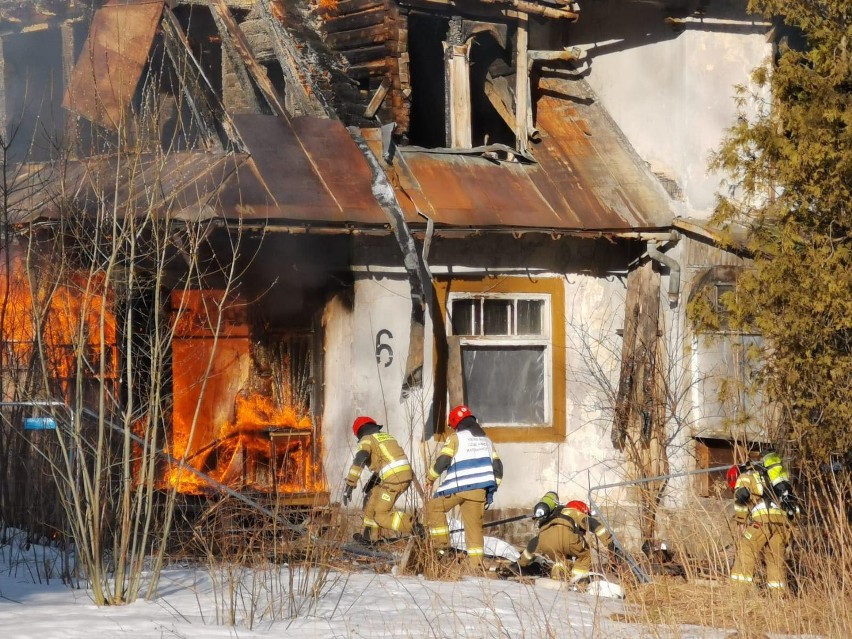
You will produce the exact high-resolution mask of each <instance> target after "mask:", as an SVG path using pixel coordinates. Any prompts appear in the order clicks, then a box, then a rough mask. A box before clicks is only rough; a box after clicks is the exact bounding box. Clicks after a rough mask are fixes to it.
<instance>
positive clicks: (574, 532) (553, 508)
mask: <svg viewBox="0 0 852 639" xmlns="http://www.w3.org/2000/svg"><path fill="white" fill-rule="evenodd" d="M533 519H535V520H536V521H537V523H538V526H539V532H538V534H537V535H536V536H535V537H533V538H532V539H530V541H529V543H528V544H527V547H526V549H525V550H524V552H523V554H522V555H521V558H520V559H519V560H518V567H517V572H519V573H520V574H531V572H530V571H528V570H525V569H528V568H529V567H530V566H531V565H532V564H533V561H534V560H535V554H536V553H539V554H542V555H544V556H545V557H547V558H548V559H550V560H551V561H553V562H554V563H553V567H552V568H551V571H550V576H551V578H553V579H570V580H571V581H578V580H580V579H583V578H584V577H587V576H588V575H589V573H590V572H591V569H592V552H591V548H590V547H589V544H588V542H587V541H586V533H587V532H591V533H592V534H594V535H595V537H596V538H597V539H598V541H599V542H600V543H601V544H602V545H603V546H605V547H606V548H607V549H609V550H612V535H611V534H610V532H609V531H608V530H607V529H606V527H605V526H604V525H603V524H602V523H601V522H600V521H598V520H597V519H596V518H595V517H593V516H591V514H590V513H589V507H588V506H587V505H586V504H585V502H582V501H578V500H574V501H569V502H568V503H567V504H566V505H565V506H560V505H559V496H558V495H557V494H556V493H554V492H552V491H551V492H549V493H547V494H546V495H545V496H544V497H542V498H541V500H540V501H539V502H538V503H537V504H536V505H535V508H534V510H533Z"/></svg>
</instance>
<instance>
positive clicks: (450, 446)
mask: <svg viewBox="0 0 852 639" xmlns="http://www.w3.org/2000/svg"><path fill="white" fill-rule="evenodd" d="M447 423H448V424H449V426H450V428H452V429H453V431H454V432H453V434H452V435H450V437H449V438H448V439H447V441H446V442H445V443H444V446H443V448H441V451H440V453H439V454H438V457H437V459H435V462H434V463H433V464H432V467H431V468H430V469H429V473H428V476H427V482H426V486H427V490H429V489H431V488H432V485H433V484H434V482H435V480H437V479H438V477H440V476H441V474H442V473H445V474H444V477H443V479H442V480H441V482H440V484H439V485H438V488H437V490H436V491H435V493H434V495H433V496H432V498H431V499H430V500H429V501H428V502H427V503H426V525H427V527H428V529H429V536H430V538H431V539H432V543H433V544H434V547H435V549H436V550H437V551H438V554H439V555H442V554H443V553H445V552H446V550H447V549H449V546H450V529H449V526H448V525H447V515H446V513H447V511H449V510H451V509H452V508H454V507H455V506H459V507H460V509H461V517H462V522H463V523H464V535H465V544H466V546H467V556H468V560H469V562H470V565H471V566H473V567H479V566H481V565H482V556H483V554H484V550H485V538H484V534H483V532H482V529H483V525H484V523H483V522H484V519H485V507H486V506H487V505H490V504H491V501H492V499H493V497H494V493H495V492H496V491H497V487H498V486H499V485H500V482H501V480H502V479H503V462H502V461H500V458H499V456H498V455H497V452H496V451H495V450H494V445H493V444H492V443H491V440H490V439H488V437H487V436H486V435H485V432H484V431H483V430H482V427H481V426H480V425H479V423H478V422H477V421H476V418H475V417H474V416H473V413H472V412H471V410H470V408H468V407H467V406H456V407H455V408H454V409H453V410H451V411H450V414H449V417H448V418H447Z"/></svg>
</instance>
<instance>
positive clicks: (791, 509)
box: [781, 493, 799, 519]
mask: <svg viewBox="0 0 852 639" xmlns="http://www.w3.org/2000/svg"><path fill="white" fill-rule="evenodd" d="M781 507H782V508H783V509H784V512H786V513H787V518H788V519H793V517H795V516H796V515H798V514H799V504H798V500H797V499H796V496H795V495H793V494H791V493H784V495H783V496H782V497H781Z"/></svg>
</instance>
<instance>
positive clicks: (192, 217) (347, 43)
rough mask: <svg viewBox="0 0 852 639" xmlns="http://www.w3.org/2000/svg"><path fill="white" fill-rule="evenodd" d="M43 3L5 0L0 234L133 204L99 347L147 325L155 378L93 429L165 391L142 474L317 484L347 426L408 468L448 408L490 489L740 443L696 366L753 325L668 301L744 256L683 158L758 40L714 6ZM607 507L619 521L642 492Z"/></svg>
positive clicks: (325, 499)
mask: <svg viewBox="0 0 852 639" xmlns="http://www.w3.org/2000/svg"><path fill="white" fill-rule="evenodd" d="M53 4H59V5H61V9H58V8H57V7H54V6H53ZM53 4H51V3H48V2H41V3H39V2H6V1H4V2H0V17H2V22H0V24H2V25H3V29H4V30H5V31H4V35H3V37H2V59H3V63H4V66H3V69H4V71H3V81H4V83H3V95H2V100H0V102H2V113H3V114H4V118H5V121H6V132H7V135H6V138H4V139H6V140H11V142H12V143H11V144H10V145H9V147H8V149H9V164H8V167H7V170H8V169H9V167H12V166H15V167H17V168H16V169H15V171H16V172H15V175H16V179H17V180H18V183H19V184H20V185H21V186H20V188H19V189H18V190H17V191H15V193H14V194H12V195H13V197H11V199H10V200H9V201H10V203H11V206H10V209H9V210H10V211H12V210H13V211H14V215H13V216H11V217H10V216H9V214H8V213H7V219H6V226H5V227H4V228H5V229H6V233H7V238H10V241H9V242H8V243H7V245H6V247H5V248H6V250H7V252H8V251H9V250H10V249H9V247H11V246H12V244H14V245H15V246H16V247H19V248H18V249H16V250H21V251H24V249H25V247H26V246H27V244H26V241H25V239H26V238H29V239H30V240H32V239H34V238H36V239H38V238H41V237H42V236H43V235H44V234H45V233H52V234H53V235H51V237H54V238H55V237H57V236H61V239H62V242H63V245H73V244H75V242H76V243H77V244H78V245H79V244H83V245H85V241H86V238H85V237H83V236H80V235H79V234H77V235H75V234H74V233H71V232H70V231H69V229H68V228H64V229H63V228H60V227H61V221H62V220H65V219H66V218H67V216H68V215H69V211H73V212H74V216H75V219H78V220H79V219H87V218H86V216H90V218H91V219H95V218H98V219H100V222H98V223H94V222H93V223H92V224H91V229H90V230H91V232H92V233H94V230H96V229H97V228H101V227H102V226H103V223H104V222H109V221H110V220H112V221H114V220H116V219H124V220H126V219H135V218H136V217H140V219H141V214H140V212H144V213H145V214H146V215H147V216H148V217H147V218H146V219H151V220H155V221H156V223H151V225H150V228H148V227H146V226H145V225H144V224H141V223H140V226H139V228H138V229H136V231H135V235H134V237H143V238H144V240H145V244H144V246H145V247H146V251H148V253H146V255H145V256H144V259H143V258H141V257H139V256H134V258H133V259H134V260H136V261H135V262H132V265H131V266H132V268H131V266H128V264H129V262H127V260H124V261H122V262H121V264H117V265H116V270H117V269H119V268H121V269H122V270H121V271H120V272H121V273H123V274H124V275H123V277H124V279H122V277H117V276H116V275H115V272H111V273H112V275H111V278H110V279H109V282H110V284H111V285H113V284H114V285H115V288H116V289H117V290H116V295H117V296H118V298H117V299H119V298H120V299H121V300H123V301H120V303H119V301H116V303H115V304H114V305H113V306H114V312H115V313H117V314H119V315H120V316H121V318H123V319H121V320H120V321H119V324H120V326H124V327H125V329H123V330H118V331H117V334H116V336H115V337H110V340H114V342H115V343H114V344H111V347H114V349H115V350H116V351H117V355H116V363H115V367H116V368H119V369H120V368H121V365H122V364H125V365H126V363H127V362H128V361H129V358H130V355H129V354H130V353H132V352H134V349H135V350H136V351H140V350H141V351H142V352H145V353H147V350H146V349H149V348H151V344H153V343H154V341H155V340H153V339H152V336H155V335H159V334H160V333H159V332H158V331H159V330H160V328H162V326H168V327H169V331H168V340H167V341H166V343H160V342H157V348H158V349H160V350H158V351H157V352H158V353H160V354H161V355H162V361H161V364H162V367H161V369H162V370H158V371H157V372H156V374H155V371H154V370H153V368H154V367H153V366H151V365H148V367H147V368H145V367H143V370H142V371H141V372H139V373H138V376H136V377H134V376H133V375H129V376H128V375H124V376H122V375H116V376H115V378H114V383H115V384H116V389H115V390H114V391H113V392H112V395H111V396H112V397H113V398H114V399H115V407H116V408H115V414H116V417H115V420H116V422H117V423H119V422H120V421H121V419H119V417H120V416H121V415H122V414H124V413H128V412H132V413H133V414H132V420H130V422H128V423H131V422H132V423H140V422H139V421H138V420H142V421H144V420H147V419H153V416H152V415H151V414H150V410H149V409H146V408H145V407H146V406H147V407H149V408H150V406H153V405H154V404H155V403H156V405H157V406H160V407H161V408H159V409H158V410H160V411H161V414H159V415H158V416H157V417H156V420H157V424H158V426H157V428H159V429H161V430H162V434H161V438H160V439H159V440H158V443H157V445H158V446H159V447H161V449H162V450H163V452H164V453H165V454H166V459H167V460H170V461H167V462H162V461H161V462H160V463H159V464H158V465H157V467H156V469H155V471H153V473H154V474H153V476H152V481H153V482H154V483H155V484H156V486H157V487H158V488H159V489H162V490H166V489H169V488H172V489H175V490H177V491H178V492H181V493H186V494H197V493H204V492H208V491H215V490H217V489H218V488H220V487H222V486H224V487H227V488H228V489H229V490H233V491H239V492H246V493H252V494H261V495H264V496H267V497H270V498H275V499H280V500H283V502H282V503H288V504H302V505H306V504H324V503H329V502H334V501H337V500H338V499H339V493H340V490H341V489H342V484H341V478H342V477H343V474H344V469H345V467H346V465H347V463H348V462H349V459H350V457H351V453H352V450H353V445H354V441H352V437H351V432H350V424H351V421H352V418H353V417H354V416H356V415H358V414H370V415H373V416H374V417H375V418H376V419H377V420H378V421H379V422H381V423H383V424H384V425H385V427H386V428H387V429H388V430H389V431H390V432H391V433H393V434H394V435H395V436H397V438H398V439H399V440H400V441H401V442H402V443H403V445H404V446H405V447H406V449H407V450H408V452H409V455H410V457H411V458H412V460H413V462H414V464H415V468H416V471H417V472H418V473H420V474H421V476H422V473H423V472H424V468H425V465H426V464H427V463H428V460H429V458H430V455H431V454H432V452H431V449H432V445H433V442H434V441H435V440H436V439H440V438H441V437H442V433H443V432H444V417H445V415H446V411H447V408H448V406H449V405H451V404H454V403H458V402H464V403H467V404H469V405H470V406H472V408H473V410H474V412H475V413H476V414H477V416H478V417H479V419H480V421H481V422H482V423H483V424H484V426H485V427H486V428H487V429H488V432H489V434H490V435H491V437H492V438H493V440H494V441H495V443H496V445H497V446H498V447H499V449H500V452H501V456H502V457H503V458H504V460H505V466H506V477H505V481H504V484H503V487H502V488H501V490H500V492H499V493H498V496H497V500H496V503H495V508H497V509H504V510H505V509H519V508H527V507H529V506H530V503H529V502H530V496H531V495H536V494H541V493H543V492H544V491H546V490H551V489H555V490H557V491H558V492H559V494H560V495H564V496H566V497H582V496H584V495H587V494H589V491H590V489H594V488H595V487H596V486H598V485H602V484H608V483H613V482H618V481H620V480H623V479H626V478H628V477H633V478H635V477H652V476H654V475H662V474H666V473H668V472H676V471H679V470H687V469H691V468H694V467H695V465H696V461H695V460H696V458H698V459H699V464H700V463H705V464H707V463H709V460H711V458H712V459H713V460H714V461H721V459H722V457H724V455H725V454H728V453H730V450H731V449H732V446H733V444H732V442H735V441H737V440H738V439H741V438H742V437H743V435H742V433H741V432H739V431H736V430H735V428H741V427H742V426H741V423H742V420H739V421H738V420H737V419H734V418H732V417H731V416H729V415H727V414H725V410H727V409H725V408H723V407H722V406H721V405H719V402H717V401H716V400H715V399H713V400H711V399H709V395H711V394H712V393H713V392H715V391H714V389H716V390H718V388H717V387H718V384H717V386H713V383H712V382H710V381H708V380H709V379H710V377H712V376H713V375H716V376H718V377H721V376H724V375H728V374H729V373H731V371H732V370H734V371H735V372H737V373H738V374H742V373H743V371H744V370H745V366H746V365H745V364H744V363H743V361H742V358H741V357H740V359H737V357H738V356H737V353H739V354H740V356H741V355H742V349H743V348H747V345H748V340H749V339H756V338H755V337H753V336H732V335H730V334H720V336H719V339H718V340H717V341H716V342H715V344H716V345H715V346H713V347H707V346H704V344H705V342H703V341H702V340H700V339H699V336H697V335H695V334H694V331H693V330H692V329H691V327H690V326H689V323H688V321H687V319H686V314H685V311H684V307H685V304H686V302H687V301H688V299H690V298H691V297H692V296H695V295H697V294H699V291H702V290H703V291H705V292H706V291H712V292H713V293H714V294H715V292H716V291H717V289H718V290H722V289H723V288H724V287H725V286H729V285H730V284H731V283H732V282H733V280H734V279H735V277H736V271H737V269H738V268H742V267H743V266H744V265H746V264H747V258H745V257H743V256H741V255H739V254H737V253H735V252H731V251H725V250H722V249H720V248H718V242H717V241H716V240H717V237H716V236H715V235H714V231H713V229H712V228H710V227H709V225H708V224H707V223H706V219H707V217H708V212H709V210H710V209H711V208H712V192H713V189H714V188H715V185H716V183H717V182H718V176H708V175H706V174H705V169H704V164H705V160H706V156H707V152H708V151H709V150H710V149H711V148H712V147H713V145H714V144H716V142H717V141H718V139H719V137H720V135H721V132H722V130H723V129H724V127H725V126H727V125H728V123H729V122H730V119H731V117H732V114H733V112H734V111H733V109H734V107H733V100H732V99H728V97H727V96H728V95H729V94H730V93H732V90H731V89H730V87H731V86H732V85H733V84H734V83H735V82H737V81H740V80H741V79H743V78H744V77H745V75H746V73H747V72H748V70H749V69H750V68H751V67H752V66H754V65H756V64H757V63H758V62H759V61H760V59H761V57H762V56H763V55H764V54H765V52H766V48H767V46H769V45H767V44H766V42H765V38H764V35H765V32H766V31H767V25H764V24H759V23H755V22H754V21H752V20H750V19H748V18H746V17H745V13H744V6H742V3H738V2H719V3H716V2H713V3H709V4H707V3H705V4H700V5H695V6H693V3H690V2H688V1H681V0H673V1H672V2H660V3H643V2H630V1H627V0H625V1H618V2H615V1H611V2H602V3H592V5H591V6H590V7H587V6H584V5H582V4H581V5H579V6H578V5H577V4H576V3H570V2H564V1H562V0H470V1H464V2H462V1H456V2H452V1H447V0H398V1H397V0H337V1H334V0H329V1H328V2H326V1H325V0H322V1H321V2H319V3H318V4H317V5H310V6H308V5H307V4H305V3H301V2H290V1H289V0H286V1H283V2H282V1H278V0H258V1H256V2H255V1H249V0H245V1H244V0H209V1H206V0H205V1H202V0H173V1H169V2H164V1H162V0H161V1H155V0H108V1H107V2H95V3H86V2H72V3H53ZM581 16H582V19H580V17H581ZM24 25H25V26H24ZM21 43H25V46H26V47H28V48H32V49H33V50H38V52H39V53H38V56H34V57H32V56H29V55H28V54H26V53H24V51H25V49H24V48H23V47H24V44H21ZM27 50H28V49H27ZM39 65H41V66H39ZM37 66H38V68H39V69H41V71H39V70H37V68H36V67H37ZM44 69H49V70H50V73H44ZM21 78H32V79H33V81H34V84H33V85H32V86H35V87H37V88H39V89H40V90H42V93H43V94H44V96H45V97H44V98H43V100H42V101H40V102H39V105H40V107H39V108H40V110H38V111H36V110H33V109H32V108H30V103H29V102H28V101H27V99H30V98H31V96H32V95H33V93H32V91H31V92H30V93H29V94H26V95H27V96H29V98H27V97H26V96H25V93H24V92H22V91H21V89H20V83H18V82H17V81H16V80H17V79H21ZM48 78H49V80H48ZM684 108H686V109H693V111H692V112H688V113H687V112H685V111H682V110H681V109H684ZM17 113H20V114H22V116H23V117H22V118H19V120H18V121H20V122H23V123H24V124H22V125H21V126H20V127H19V128H18V129H16V130H18V131H23V132H24V133H21V134H20V136H19V137H15V138H14V139H13V137H11V136H10V132H11V131H12V130H13V129H12V127H13V123H14V122H16V120H15V115H16V114H17ZM48 115H49V117H48ZM48 122H49V125H48V124H47V123H48ZM48 133H53V134H54V135H55V136H56V137H55V138H54V139H59V138H60V137H62V139H63V140H66V139H67V140H71V139H72V138H73V144H71V143H70V142H69V143H68V144H49V143H48V140H49V138H48V137H47V136H48ZM24 134H26V135H24ZM60 134H61V135H60ZM107 142H109V143H116V142H121V143H123V144H125V145H126V146H125V148H127V147H130V148H132V149H133V150H134V151H133V154H132V155H131V156H127V155H125V156H124V157H123V159H122V156H121V155H120V154H115V153H104V152H103V150H104V149H105V148H107V147H108V144H107ZM60 151H61V154H60ZM60 158H61V161H58V160H59V159H60ZM128 160H130V161H128ZM98 216H100V217H98ZM99 224H101V226H99ZM50 228H53V230H52V231H46V230H44V229H50ZM12 236H15V238H16V239H15V240H14V242H12V240H11V238H12ZM88 237H91V236H88ZM22 238H24V239H22ZM108 238H109V233H104V234H103V235H98V239H97V241H98V242H106V241H107V239H108ZM161 241H162V242H161ZM122 250H126V248H125V249H122ZM84 252H85V251H84ZM134 255H135V254H134ZM42 259H45V258H44V256H43V257H42ZM46 259H47V261H48V262H49V261H50V259H49V257H48V258H46ZM7 264H8V262H7ZM79 264H80V265H81V267H82V265H85V262H84V261H82V260H81V261H80V262H79ZM127 278H131V279H133V278H137V279H142V280H144V286H142V285H141V284H140V285H138V286H137V288H135V289H134V291H135V292H134V294H133V295H131V296H128V295H126V294H125V293H126V289H127V286H126V281H127ZM134 281H136V280H134ZM122 282H124V284H122ZM111 290H112V289H111ZM122 296H123V297H122ZM102 315H103V313H101V315H100V316H102ZM128 318H129V319H128ZM5 326H6V325H5V324H4V331H5V334H4V340H6V341H9V339H11V338H10V337H9V334H8V331H6V329H5ZM128 327H129V328H128ZM743 344H745V347H744V346H743ZM738 349H739V350H738ZM160 375H161V377H157V376H160ZM140 376H141V377H145V379H146V380H147V383H146V385H145V390H144V392H142V391H137V392H136V393H134V390H133V389H134V386H133V384H134V382H133V380H134V379H141V377H140ZM94 377H95V378H96V377H97V375H95V376H94ZM101 377H103V376H101ZM154 377H156V379H157V380H158V381H157V382H156V383H153V384H152V383H150V381H151V379H153V378H154ZM140 384H141V382H140ZM152 389H153V390H152ZM155 391H156V392H155ZM160 393H161V394H162V397H159V394H160ZM152 394H155V395H158V399H156V401H155V399H154V398H152ZM161 400H162V401H161ZM128 402H131V404H133V408H134V411H128V410H126V409H127V406H128ZM134 402H135V403H134ZM158 402H159V403H158ZM90 408H92V407H90ZM740 408H741V409H743V410H742V411H740V416H742V414H743V413H745V412H750V414H754V411H757V408H756V407H754V406H748V407H745V408H743V407H742V406H740ZM93 410H95V412H96V408H94V409H93ZM122 411H124V413H123V412H122ZM125 419H128V420H129V419H130V418H129V417H125ZM134 420H136V421H134ZM744 428H747V429H752V428H753V426H752V425H751V424H747V426H746V427H744ZM118 430H120V429H118ZM759 437H760V433H759V432H753V430H749V431H748V438H749V439H758V438H759ZM702 446H703V447H704V448H702ZM713 451H715V452H713ZM720 451H721V452H720ZM725 451H728V453H726V452H725ZM717 453H718V454H717ZM719 455H721V456H722V457H719ZM701 460H703V462H701ZM530 468H535V469H536V471H535V472H534V473H530V472H529V469H530ZM667 491H668V492H667V493H666V497H665V499H664V500H663V504H664V505H665V504H666V503H669V504H673V503H677V502H679V501H680V500H683V499H687V498H691V497H693V496H695V495H696V490H695V487H694V486H692V485H687V484H676V483H672V484H670V485H669V487H668V488H667ZM702 491H703V492H702ZM697 492H698V494H704V495H709V494H710V492H712V491H711V490H710V489H709V488H708V487H707V486H705V488H703V489H699V490H698V491H697ZM408 499H410V500H411V503H409V506H410V507H416V505H417V504H416V503H415V501H414V500H415V497H414V496H413V495H411V496H409V497H408ZM607 499H611V505H612V504H616V503H617V504H618V505H619V506H621V507H620V508H619V509H618V510H617V513H621V514H617V513H616V509H614V508H613V509H612V512H613V521H614V523H616V524H620V525H622V526H623V527H628V528H632V527H633V526H634V525H635V521H634V514H635V510H636V508H639V507H641V499H642V498H641V496H637V495H634V494H633V493H630V492H626V493H619V495H618V496H614V497H613V496H610V497H608V498H607ZM652 501H654V503H656V500H652ZM637 504H639V506H637ZM634 506H635V507H636V508H633V507H634ZM625 513H626V514H625ZM652 520H653V517H652ZM645 533H646V531H645V529H644V528H643V530H642V533H641V534H643V535H645Z"/></svg>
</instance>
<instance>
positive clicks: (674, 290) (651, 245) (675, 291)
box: [648, 233, 680, 308]
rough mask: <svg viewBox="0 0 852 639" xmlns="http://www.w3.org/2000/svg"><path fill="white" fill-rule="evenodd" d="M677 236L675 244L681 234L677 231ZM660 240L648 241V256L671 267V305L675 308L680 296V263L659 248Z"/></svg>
mask: <svg viewBox="0 0 852 639" xmlns="http://www.w3.org/2000/svg"><path fill="white" fill-rule="evenodd" d="M675 235H676V237H675V238H673V240H672V243H673V245H674V244H676V243H677V242H678V241H679V240H680V235H679V234H677V233H675ZM658 244H659V242H656V241H655V242H648V257H650V258H651V259H652V260H654V261H655V262H657V263H658V264H662V265H663V266H667V267H668V269H669V306H670V307H671V308H674V307H675V306H677V304H678V300H679V298H680V264H679V263H678V262H677V260H675V259H674V258H673V257H671V256H670V255H666V254H665V253H662V252H661V251H660V250H659V249H658V248H657V246H658Z"/></svg>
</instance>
